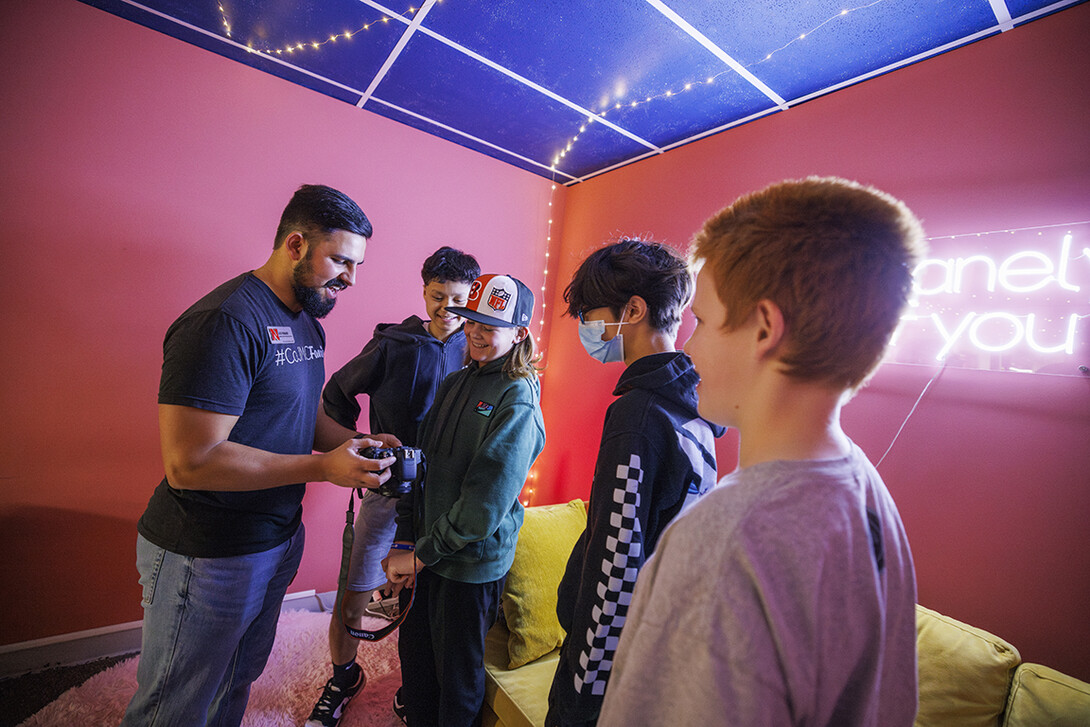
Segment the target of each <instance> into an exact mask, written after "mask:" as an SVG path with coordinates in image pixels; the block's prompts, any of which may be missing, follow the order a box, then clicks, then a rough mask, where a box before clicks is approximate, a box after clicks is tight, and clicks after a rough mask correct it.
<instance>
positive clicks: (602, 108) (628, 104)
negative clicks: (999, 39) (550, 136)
mask: <svg viewBox="0 0 1090 727" xmlns="http://www.w3.org/2000/svg"><path fill="white" fill-rule="evenodd" d="M883 2H886V0H872V2H869V3H866V4H864V5H858V6H855V7H851V8H843V9H842V10H840V11H839V12H837V13H835V14H834V15H831V16H829V17H828V18H826V19H824V20H823V21H821V22H820V23H818V24H817V25H815V26H813V27H812V28H810V29H809V30H805V31H803V32H801V33H799V34H798V35H796V36H794V37H793V38H791V40H789V41H787V42H786V43H784V44H783V45H781V46H780V47H779V48H775V49H773V50H771V51H769V52H768V53H766V54H765V55H764V56H762V57H761V58H760V59H759V60H757V61H755V62H753V63H750V64H749V65H745V66H743V67H744V68H747V69H749V68H754V67H756V66H758V65H760V64H762V63H766V62H768V61H770V60H772V58H773V56H775V55H776V54H778V53H780V52H782V51H784V50H787V49H788V48H790V47H791V46H793V45H795V44H796V43H800V42H802V41H804V40H806V39H807V38H809V37H811V36H812V35H813V34H814V33H817V32H818V31H820V30H821V29H822V28H824V27H825V26H826V25H829V24H830V23H833V22H836V21H838V20H843V19H845V18H846V17H847V16H849V15H851V14H852V13H856V12H859V11H861V10H866V9H868V8H871V7H874V6H875V5H878V4H880V3H883ZM733 73H734V71H733V70H732V69H729V68H725V69H723V70H722V71H720V72H719V73H715V74H712V75H710V76H706V77H704V78H694V79H689V80H687V81H684V82H681V83H679V84H677V85H676V86H674V87H672V88H667V89H665V90H662V91H659V92H658V93H651V94H647V95H646V96H644V97H643V98H642V99H630V100H627V101H622V100H621V98H620V97H618V98H615V99H614V100H613V101H612V102H610V101H608V99H607V100H604V101H600V102H599V103H598V105H597V107H592V108H591V115H589V116H587V118H586V119H585V120H584V121H583V122H582V123H581V124H580V126H579V130H578V132H576V133H575V134H574V135H572V136H571V137H570V138H569V139H568V141H567V142H566V143H565V144H564V146H563V148H562V149H561V150H560V151H559V152H557V153H556V155H555V156H554V157H553V160H552V169H553V170H554V172H555V171H556V167H557V166H558V165H559V164H560V162H561V161H562V160H563V159H564V157H566V156H567V155H568V153H569V152H570V151H571V150H572V147H573V146H574V145H575V142H577V141H578V140H579V137H580V135H581V134H583V133H584V132H585V131H586V130H587V126H588V125H589V124H592V123H594V122H595V121H596V120H597V119H604V118H607V117H608V115H609V114H610V113H611V112H619V111H627V110H630V109H634V108H637V107H639V106H644V105H646V104H649V103H652V102H654V101H659V100H664V99H673V98H675V97H677V96H680V95H681V94H683V93H686V92H688V91H692V90H694V89H697V88H700V87H702V86H712V85H714V84H715V82H716V80H718V79H719V78H720V77H721V76H723V75H726V74H733ZM621 93H623V92H621ZM621 93H619V94H618V96H620V95H621ZM554 179H555V175H554Z"/></svg>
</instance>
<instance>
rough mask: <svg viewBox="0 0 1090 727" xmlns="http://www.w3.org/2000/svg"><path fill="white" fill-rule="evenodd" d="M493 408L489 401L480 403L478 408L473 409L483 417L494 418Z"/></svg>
mask: <svg viewBox="0 0 1090 727" xmlns="http://www.w3.org/2000/svg"><path fill="white" fill-rule="evenodd" d="M493 408H494V407H493V406H492V405H491V404H489V403H488V402H487V401H478V402H477V406H475V407H473V411H475V412H477V413H478V414H480V415H481V416H483V417H490V416H492V409H493Z"/></svg>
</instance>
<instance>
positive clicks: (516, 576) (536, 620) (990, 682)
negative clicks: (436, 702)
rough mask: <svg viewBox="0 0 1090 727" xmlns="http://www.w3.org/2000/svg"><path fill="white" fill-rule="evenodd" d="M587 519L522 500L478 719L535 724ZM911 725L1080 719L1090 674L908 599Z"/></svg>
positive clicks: (541, 715) (566, 507)
mask: <svg viewBox="0 0 1090 727" xmlns="http://www.w3.org/2000/svg"><path fill="white" fill-rule="evenodd" d="M585 522H586V509H585V506H584V504H583V503H582V502H580V501H579V500H573V501H572V502H570V503H566V504H561V505H544V506H540V507H530V508H527V510H526V521H525V523H524V525H523V530H522V533H521V534H520V536H519V545H518V552H517V553H516V555H515V563H514V565H513V566H512V567H511V574H510V575H509V576H508V582H507V588H506V590H505V593H504V597H503V612H504V617H505V621H506V622H501V623H498V624H496V626H495V627H493V629H492V630H491V631H490V632H489V634H488V639H487V640H486V642H485V670H486V673H487V677H486V683H485V715H484V725H485V727H534V726H538V727H540V726H541V725H543V724H544V723H545V713H546V711H547V710H548V694H549V685H550V684H551V682H552V677H553V673H554V672H555V670H556V662H557V658H558V653H559V652H558V647H559V645H560V641H561V640H562V639H563V631H562V630H561V629H560V624H559V623H557V622H556V615H555V610H556V587H557V585H558V584H559V582H560V578H561V576H562V575H563V572H564V565H565V563H566V561H567V557H568V554H569V553H570V552H571V548H572V545H573V544H574V543H575V540H576V538H577V537H578V536H579V533H580V532H582V529H583V526H584V524H585ZM916 639H917V641H916V643H917V649H918V653H919V668H920V708H919V713H918V714H917V716H916V725H917V727H934V726H942V727H946V726H947V725H949V726H950V727H955V726H956V727H978V726H979V727H1030V726H1032V727H1041V726H1043V725H1048V726H1049V727H1088V726H1090V684H1087V683H1085V682H1082V681H1079V680H1078V679H1073V678H1072V677H1069V676H1067V675H1065V674H1061V673H1060V672H1058V671H1056V670H1054V669H1050V668H1048V667H1046V666H1041V665H1039V664H1029V663H1023V662H1022V660H1021V657H1020V656H1019V654H1018V650H1017V649H1015V648H1014V647H1013V646H1011V645H1010V644H1008V643H1007V642H1006V641H1004V640H1003V639H1000V638H999V637H997V636H994V635H992V634H990V633H988V632H987V631H983V630H981V629H978V628H974V627H972V626H969V625H968V624H964V623H961V622H960V621H957V620H955V619H952V618H950V617H948V616H944V615H942V614H940V613H937V612H935V611H932V610H930V609H927V608H924V607H923V606H917V607H916Z"/></svg>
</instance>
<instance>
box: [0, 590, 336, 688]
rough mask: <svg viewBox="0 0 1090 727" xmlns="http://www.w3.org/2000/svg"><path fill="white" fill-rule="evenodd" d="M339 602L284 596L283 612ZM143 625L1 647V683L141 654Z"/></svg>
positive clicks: (310, 594)
mask: <svg viewBox="0 0 1090 727" xmlns="http://www.w3.org/2000/svg"><path fill="white" fill-rule="evenodd" d="M336 598H337V592H336V591H329V592H326V593H321V594H319V593H317V592H315V591H314V589H313V588H312V589H310V590H308V591H299V592H297V593H289V594H287V595H286V596H284V602H283V604H282V605H281V609H282V610H296V611H317V612H324V611H329V610H330V608H331V607H332V606H331V605H329V606H327V604H332V603H334V601H335V600H336ZM143 623H144V622H143V621H130V622H128V623H123V624H115V625H113V626H103V627H101V628H97V629H87V630H86V631H76V632H73V633H70V634H60V635H58V636H49V637H46V638H44V639H34V640H32V641H22V642H19V643H17V644H8V645H5V646H0V679H4V678H7V677H13V676H19V675H20V674H28V673H30V672H35V671H41V670H42V669H51V668H53V667H57V666H72V665H74V664H83V663H86V662H88V661H95V660H97V659H105V658H108V657H112V656H121V655H123V654H132V653H135V652H138V651H140V631H141V628H142V626H143Z"/></svg>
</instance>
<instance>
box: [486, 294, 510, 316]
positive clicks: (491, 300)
mask: <svg viewBox="0 0 1090 727" xmlns="http://www.w3.org/2000/svg"><path fill="white" fill-rule="evenodd" d="M510 300H511V294H510V293H509V292H507V291H506V290H504V289H503V288H493V289H492V294H491V295H489V296H488V307H489V308H491V309H492V310H495V311H501V310H504V309H506V308H507V303H508V301H510Z"/></svg>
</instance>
